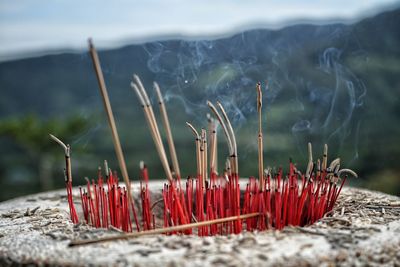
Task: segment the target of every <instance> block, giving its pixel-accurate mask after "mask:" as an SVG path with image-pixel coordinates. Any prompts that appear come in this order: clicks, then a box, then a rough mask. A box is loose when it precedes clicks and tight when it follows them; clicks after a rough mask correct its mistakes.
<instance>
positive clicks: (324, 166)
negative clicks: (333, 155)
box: [322, 144, 328, 171]
mask: <svg viewBox="0 0 400 267" xmlns="http://www.w3.org/2000/svg"><path fill="white" fill-rule="evenodd" d="M327 164H328V145H327V144H325V145H324V155H323V158H322V171H326V167H327Z"/></svg>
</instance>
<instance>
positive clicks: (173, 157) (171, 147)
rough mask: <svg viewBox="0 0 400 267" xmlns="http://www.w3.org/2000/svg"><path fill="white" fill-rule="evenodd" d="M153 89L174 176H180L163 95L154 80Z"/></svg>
mask: <svg viewBox="0 0 400 267" xmlns="http://www.w3.org/2000/svg"><path fill="white" fill-rule="evenodd" d="M154 89H155V90H156V93H157V98H158V103H159V104H160V112H161V116H162V119H163V124H164V128H165V132H166V134H167V141H168V147H169V152H170V155H171V160H172V166H173V167H174V171H175V173H176V176H177V177H179V178H180V177H181V171H180V169H179V163H178V157H177V155H176V150H175V144H174V139H173V137H172V132H171V126H170V124H169V119H168V113H167V109H166V108H165V104H164V100H163V97H162V95H161V91H160V87H159V86H158V83H156V82H154Z"/></svg>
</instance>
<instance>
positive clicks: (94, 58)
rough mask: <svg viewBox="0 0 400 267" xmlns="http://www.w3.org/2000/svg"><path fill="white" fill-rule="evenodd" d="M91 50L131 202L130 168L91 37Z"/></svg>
mask: <svg viewBox="0 0 400 267" xmlns="http://www.w3.org/2000/svg"><path fill="white" fill-rule="evenodd" d="M89 51H90V55H91V57H92V61H93V66H94V70H95V72H96V77H97V81H98V83H99V89H100V93H101V96H102V98H103V104H104V108H105V110H106V113H107V118H108V123H109V125H110V128H111V133H112V139H113V142H114V149H115V153H116V154H117V159H118V164H119V168H120V169H121V174H122V177H123V179H124V182H125V184H126V188H127V190H128V195H129V198H128V199H129V203H131V200H132V195H131V188H130V186H129V184H130V181H129V175H128V170H127V169H126V163H125V158H124V153H123V152H122V148H121V142H120V141H119V136H118V131H117V127H116V125H115V119H114V115H113V112H112V109H111V104H110V99H109V97H108V92H107V87H106V83H105V81H104V77H103V72H102V70H101V66H100V60H99V56H98V55H97V51H96V49H95V47H94V45H93V43H92V40H91V39H89Z"/></svg>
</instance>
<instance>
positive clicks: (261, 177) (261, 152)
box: [256, 82, 264, 190]
mask: <svg viewBox="0 0 400 267" xmlns="http://www.w3.org/2000/svg"><path fill="white" fill-rule="evenodd" d="M256 89H257V111H258V179H259V182H260V187H259V188H260V189H261V190H263V186H264V144H263V132H262V91H261V83H260V82H258V83H257V86H256Z"/></svg>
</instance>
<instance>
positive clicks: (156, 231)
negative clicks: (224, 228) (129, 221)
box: [69, 212, 261, 247]
mask: <svg viewBox="0 0 400 267" xmlns="http://www.w3.org/2000/svg"><path fill="white" fill-rule="evenodd" d="M260 215H261V214H260V213H259V212H255V213H248V214H243V215H239V216H231V217H226V218H220V219H215V220H208V221H202V222H197V223H190V224H183V225H177V226H171V227H165V228H159V229H154V230H148V231H142V232H137V233H130V234H121V235H116V236H108V237H103V238H97V239H89V240H76V241H72V242H71V243H69V246H70V247H72V246H81V245H88V244H93V243H99V242H107V241H113V240H119V239H129V238H135V237H140V236H144V235H157V234H164V233H169V232H178V231H183V230H186V229H191V228H198V227H202V226H208V225H212V224H219V223H225V222H230V221H236V220H243V219H248V218H253V217H257V216H260Z"/></svg>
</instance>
